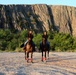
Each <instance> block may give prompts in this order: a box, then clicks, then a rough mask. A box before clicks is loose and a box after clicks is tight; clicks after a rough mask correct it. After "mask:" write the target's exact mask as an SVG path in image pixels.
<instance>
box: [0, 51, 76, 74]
mask: <svg viewBox="0 0 76 75" xmlns="http://www.w3.org/2000/svg"><path fill="white" fill-rule="evenodd" d="M24 56H25V55H24V53H10V52H9V53H0V75H76V53H72V52H50V57H49V59H48V60H47V62H46V63H45V62H42V61H41V53H37V52H34V54H33V62H34V63H27V62H26V61H25V59H24Z"/></svg>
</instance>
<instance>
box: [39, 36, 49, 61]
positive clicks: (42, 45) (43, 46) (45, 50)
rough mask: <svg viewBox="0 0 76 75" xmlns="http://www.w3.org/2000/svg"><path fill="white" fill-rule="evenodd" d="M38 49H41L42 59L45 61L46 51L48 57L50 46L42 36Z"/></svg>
mask: <svg viewBox="0 0 76 75" xmlns="http://www.w3.org/2000/svg"><path fill="white" fill-rule="evenodd" d="M40 49H41V52H42V59H41V60H42V61H46V53H47V54H48V55H47V56H48V58H49V50H50V46H49V44H48V43H47V41H46V39H45V38H44V37H43V38H42V43H40ZM44 53H45V55H44V57H43V54H44Z"/></svg>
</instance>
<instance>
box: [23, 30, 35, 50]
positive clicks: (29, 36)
mask: <svg viewBox="0 0 76 75" xmlns="http://www.w3.org/2000/svg"><path fill="white" fill-rule="evenodd" d="M27 37H28V39H29V38H31V42H32V45H33V47H34V51H35V44H34V42H33V40H32V39H33V38H34V36H33V32H32V31H31V30H30V31H29V32H28V36H27ZM28 39H27V41H25V43H24V46H26V44H27V42H28Z"/></svg>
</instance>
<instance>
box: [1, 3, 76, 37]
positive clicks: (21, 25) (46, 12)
mask: <svg viewBox="0 0 76 75" xmlns="http://www.w3.org/2000/svg"><path fill="white" fill-rule="evenodd" d="M75 19H76V8H75V7H69V6H52V5H45V4H36V5H0V28H2V29H10V30H12V29H16V30H18V31H21V30H23V29H34V30H35V31H39V32H40V31H44V30H47V31H49V30H56V31H59V32H63V33H70V34H72V35H74V36H76V21H75Z"/></svg>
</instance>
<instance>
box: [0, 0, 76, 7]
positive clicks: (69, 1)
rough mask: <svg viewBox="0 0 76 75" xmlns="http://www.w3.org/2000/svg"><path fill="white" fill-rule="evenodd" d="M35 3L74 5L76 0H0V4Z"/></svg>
mask: <svg viewBox="0 0 76 75" xmlns="http://www.w3.org/2000/svg"><path fill="white" fill-rule="evenodd" d="M35 4H46V5H61V6H71V7H76V1H74V0H66V1H64V0H48V1H47V0H28V1H25V0H22V1H21V0H7V1H4V0H1V1H0V5H35Z"/></svg>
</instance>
